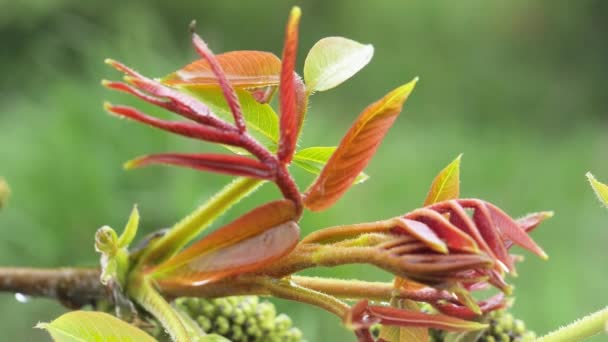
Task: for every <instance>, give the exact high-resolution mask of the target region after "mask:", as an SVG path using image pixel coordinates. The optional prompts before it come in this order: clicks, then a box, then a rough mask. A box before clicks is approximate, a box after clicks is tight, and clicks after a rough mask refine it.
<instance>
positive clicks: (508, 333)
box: [430, 310, 536, 342]
mask: <svg viewBox="0 0 608 342" xmlns="http://www.w3.org/2000/svg"><path fill="white" fill-rule="evenodd" d="M487 322H488V323H489V324H490V327H488V329H486V330H485V331H484V332H483V334H482V335H481V336H480V337H479V339H477V342H532V341H534V340H535V339H536V334H535V333H534V332H532V331H527V330H526V325H525V323H524V322H523V321H521V320H519V319H515V318H514V317H513V315H512V314H510V313H508V312H506V311H505V310H498V311H493V312H491V313H490V314H489V315H488V320H487ZM445 337H446V333H445V332H443V331H440V330H434V329H431V333H430V341H431V342H443V341H444V339H445Z"/></svg>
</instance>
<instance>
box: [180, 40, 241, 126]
mask: <svg viewBox="0 0 608 342" xmlns="http://www.w3.org/2000/svg"><path fill="white" fill-rule="evenodd" d="M192 44H194V49H195V50H196V52H198V53H199V54H200V55H201V57H203V58H205V59H206V60H207V62H209V66H210V68H211V71H212V72H213V74H214V75H215V77H217V80H218V82H219V84H220V87H221V88H222V92H223V93H224V97H225V98H226V102H227V103H228V107H230V111H231V112H232V115H233V116H234V123H235V124H236V127H237V128H238V129H239V131H240V132H245V130H246V129H247V128H246V126H245V119H243V112H242V110H241V104H240V103H239V99H238V97H237V95H236V92H235V91H234V88H233V87H232V84H231V83H230V81H228V78H227V77H226V74H225V73H224V70H223V69H222V66H221V65H220V63H219V61H218V60H217V58H216V57H215V55H214V54H213V52H212V51H211V50H210V49H209V47H208V46H207V44H205V42H204V41H203V40H202V39H201V37H199V36H198V35H197V34H196V33H193V34H192Z"/></svg>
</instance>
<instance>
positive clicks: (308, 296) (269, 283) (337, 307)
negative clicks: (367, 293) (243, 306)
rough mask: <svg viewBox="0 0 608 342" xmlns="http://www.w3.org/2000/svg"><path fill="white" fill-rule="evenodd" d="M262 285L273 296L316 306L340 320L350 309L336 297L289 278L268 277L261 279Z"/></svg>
mask: <svg viewBox="0 0 608 342" xmlns="http://www.w3.org/2000/svg"><path fill="white" fill-rule="evenodd" d="M262 286H263V287H264V288H265V289H266V290H267V291H269V292H270V294H271V295H272V296H274V297H278V298H283V299H289V300H293V301H296V302H300V303H307V304H311V305H314V306H318V307H320V308H321V309H324V310H326V311H329V312H331V313H333V314H334V315H336V316H338V318H340V319H341V320H344V319H345V318H346V316H347V315H348V313H349V311H350V306H348V305H347V304H346V303H344V302H342V301H341V300H339V299H338V298H336V297H333V296H329V295H327V294H325V293H321V292H318V291H314V290H311V289H308V288H305V287H302V286H299V285H297V284H295V283H293V282H291V281H289V280H276V279H271V278H268V279H267V280H265V281H263V283H262Z"/></svg>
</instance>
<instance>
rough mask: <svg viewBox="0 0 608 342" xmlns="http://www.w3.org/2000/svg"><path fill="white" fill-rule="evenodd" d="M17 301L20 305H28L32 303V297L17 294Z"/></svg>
mask: <svg viewBox="0 0 608 342" xmlns="http://www.w3.org/2000/svg"><path fill="white" fill-rule="evenodd" d="M15 299H16V300H17V301H18V302H19V303H27V302H29V301H30V297H29V296H26V295H24V294H23V293H15Z"/></svg>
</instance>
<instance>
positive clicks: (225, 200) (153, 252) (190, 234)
mask: <svg viewBox="0 0 608 342" xmlns="http://www.w3.org/2000/svg"><path fill="white" fill-rule="evenodd" d="M262 183H263V181H262V180H259V179H253V178H244V177H240V178H237V179H235V180H234V181H233V182H231V183H230V184H228V185H226V186H225V187H224V188H223V189H222V190H220V192H218V193H217V194H215V196H213V197H212V198H211V199H210V200H208V201H207V202H205V203H204V204H203V205H201V206H200V207H198V208H197V209H196V210H195V211H194V212H192V213H191V214H190V215H188V216H186V217H185V218H183V219H182V220H181V221H179V222H178V223H176V224H175V226H173V228H171V229H170V230H169V232H168V233H167V234H166V235H165V236H163V237H162V238H160V239H158V240H157V241H156V242H154V243H153V244H152V245H151V246H150V247H148V248H147V251H146V252H144V254H143V255H142V257H141V258H140V261H139V264H140V265H143V264H150V263H153V264H156V263H159V262H161V261H164V260H166V259H167V258H169V257H171V256H173V255H174V254H175V253H177V252H178V251H179V250H180V249H182V248H183V247H184V246H185V245H186V244H187V243H188V242H190V241H191V240H192V239H194V238H195V237H196V236H198V235H199V234H200V233H201V232H202V231H204V230H205V229H206V228H207V227H209V225H210V224H211V223H213V221H214V220H215V219H217V218H218V217H219V216H221V215H222V214H224V213H225V212H226V211H227V210H228V209H229V208H230V207H232V206H233V205H234V204H235V203H237V202H238V201H240V200H241V199H243V198H244V197H246V196H247V195H249V194H251V193H252V192H253V191H254V190H255V189H257V188H258V187H259V186H260V185H262Z"/></svg>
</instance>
